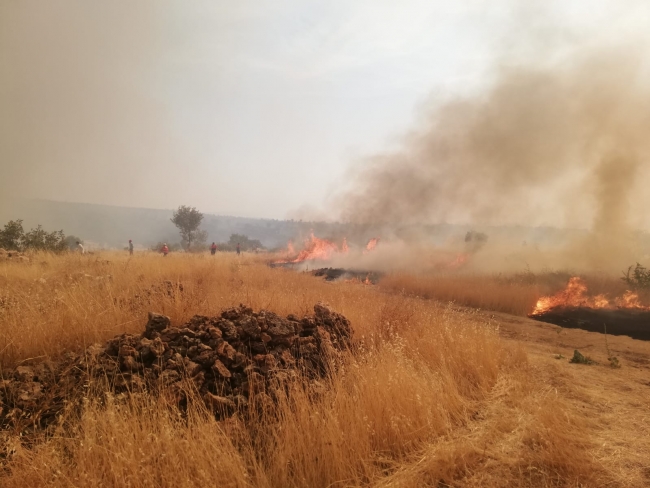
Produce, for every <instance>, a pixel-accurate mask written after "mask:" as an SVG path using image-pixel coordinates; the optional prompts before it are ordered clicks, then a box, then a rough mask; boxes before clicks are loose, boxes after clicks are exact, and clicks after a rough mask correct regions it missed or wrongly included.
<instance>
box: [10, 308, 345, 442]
mask: <svg viewBox="0 0 650 488" xmlns="http://www.w3.org/2000/svg"><path fill="white" fill-rule="evenodd" d="M350 339H351V330H350V323H349V321H348V320H347V319H346V318H345V317H344V316H342V315H340V314H338V313H336V312H334V311H332V310H331V309H330V308H329V307H327V306H326V305H322V304H317V305H316V306H315V307H314V314H313V315H311V316H307V317H303V318H298V317H296V316H295V315H289V316H287V317H286V318H282V317H280V316H278V315H276V314H274V313H272V312H269V311H265V310H261V311H259V312H254V311H253V310H252V309H251V308H248V307H245V306H243V305H240V306H239V307H238V308H231V309H227V310H225V311H223V312H222V313H221V315H220V316H216V317H205V316H201V315H196V316H194V317H192V318H191V319H190V320H189V321H188V322H187V323H185V324H184V325H182V326H180V327H173V326H171V323H170V319H169V318H168V317H166V316H164V315H160V314H155V313H150V314H149V320H148V322H147V324H146V326H145V331H144V332H143V333H142V334H141V335H131V334H123V335H120V336H117V337H115V338H113V339H111V340H109V341H108V342H107V343H106V344H105V345H103V346H100V345H93V346H91V347H89V348H88V349H86V350H85V351H84V353H83V354H80V355H75V354H68V355H67V356H66V357H65V358H63V359H62V360H61V361H58V362H56V363H55V362H47V361H46V362H41V363H39V364H37V365H35V366H18V367H17V368H15V369H14V370H12V371H3V372H2V376H0V378H2V379H1V380H0V428H2V429H9V428H16V429H19V430H22V429H25V428H27V429H28V430H29V429H32V430H33V429H38V428H44V427H47V426H48V425H50V424H52V423H53V422H55V421H56V419H57V416H58V415H59V414H60V413H61V412H62V411H63V410H64V409H65V408H66V405H70V404H72V403H74V402H75V401H79V398H80V397H83V396H85V395H86V394H87V393H86V392H88V391H89V390H90V389H92V388H93V386H95V387H96V386H97V385H98V384H101V385H103V388H104V391H110V392H111V393H117V394H119V393H123V392H136V391H137V392H143V391H151V390H154V389H158V390H159V391H161V392H163V393H164V394H166V395H167V396H168V397H169V398H171V399H172V401H173V402H174V403H176V404H177V405H179V407H181V408H184V407H185V406H186V405H187V401H188V398H189V397H190V396H192V397H193V398H201V399H203V400H204V401H205V403H206V404H207V405H208V406H209V407H212V408H213V409H214V411H215V413H216V414H217V416H220V417H223V416H227V415H229V414H232V413H233V412H235V411H236V410H242V409H248V408H257V407H258V406H260V405H262V406H263V405H264V404H265V403H268V402H273V399H274V395H275V394H276V393H277V392H278V391H280V390H281V389H282V386H283V385H286V384H287V382H288V381H291V379H293V378H295V377H297V376H298V375H299V374H301V375H306V376H307V377H309V378H317V377H320V376H323V375H325V374H326V372H327V370H328V367H329V366H330V365H332V364H337V361H338V360H340V357H341V352H342V351H344V350H346V349H347V348H349V346H350ZM27 426H29V427H27Z"/></svg>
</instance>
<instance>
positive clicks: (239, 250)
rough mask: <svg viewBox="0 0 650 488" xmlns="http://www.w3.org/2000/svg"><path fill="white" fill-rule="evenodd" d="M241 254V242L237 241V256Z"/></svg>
mask: <svg viewBox="0 0 650 488" xmlns="http://www.w3.org/2000/svg"><path fill="white" fill-rule="evenodd" d="M240 254H241V249H240V247H239V242H238V243H237V256H239V255H240Z"/></svg>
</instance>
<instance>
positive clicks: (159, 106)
mask: <svg viewBox="0 0 650 488" xmlns="http://www.w3.org/2000/svg"><path fill="white" fill-rule="evenodd" d="M649 20H650V6H648V5H646V4H645V3H644V2H641V1H632V0H631V1H627V2H614V1H607V2H601V3H598V4H596V5H594V4H593V3H592V2H587V1H578V2H572V3H571V5H567V4H566V2H559V1H555V2H528V3H526V5H525V6H524V5H521V4H520V2H515V1H498V2H486V1H480V0H476V1H467V2H464V3H462V4H454V5H450V4H448V3H447V2H425V1H409V2H404V3H401V4H400V5H399V6H398V5H395V4H394V3H393V2H376V1H372V2H371V1H365V2H355V3H354V4H352V3H349V2H342V1H341V2H297V1H295V0H285V1H281V2H276V3H273V4H272V5H263V6H260V5H259V4H257V3H252V2H239V3H237V4H232V3H230V2H216V3H211V2H177V1H167V2H142V3H138V4H133V3H131V2H126V1H116V2H111V3H102V2H82V1H62V2H57V3H56V4H54V3H45V4H43V3H39V2H32V1H25V2H11V3H10V2H5V3H3V4H2V5H0V70H1V71H0V82H1V85H2V86H3V87H4V88H3V90H1V91H0V113H1V114H2V115H0V161H2V165H3V168H2V169H3V175H4V178H2V179H0V181H2V183H1V184H0V193H1V194H2V195H4V196H5V197H6V196H9V197H26V198H41V199H46V200H55V201H70V202H79V203H91V204H104V205H116V206H123V207H131V208H151V209H173V208H175V207H177V206H178V205H181V204H186V205H192V206H196V207H197V208H199V209H200V210H201V211H203V212H205V213H209V214H215V215H232V216H239V217H250V218H273V219H286V218H289V219H291V218H295V219H301V218H303V219H316V220H321V219H337V218H340V217H341V216H342V215H344V216H346V218H350V219H351V220H354V219H358V218H361V217H360V215H361V214H357V209H358V208H360V207H359V206H358V204H357V203H355V204H352V206H351V207H350V206H349V205H348V206H347V207H346V206H345V205H344V207H345V208H344V211H343V213H341V209H340V201H341V195H344V196H345V195H346V192H349V190H350V187H351V185H357V186H355V187H353V188H352V190H353V191H354V192H355V193H358V192H357V190H358V189H359V188H361V187H362V186H363V185H365V184H366V183H367V181H369V180H365V179H364V180H363V181H361V186H358V185H359V182H358V181H357V180H355V177H356V176H358V175H359V174H362V175H365V174H367V173H363V171H362V169H363V168H364V167H365V166H367V161H368V160H376V159H381V160H389V161H395V162H394V163H390V164H392V169H391V174H395V175H397V176H398V178H403V177H406V179H399V180H397V181H401V182H402V183H403V184H406V183H408V181H409V180H408V178H410V177H411V176H408V175H405V173H404V172H401V173H400V172H399V171H397V172H393V169H399V168H400V166H399V165H400V164H402V163H400V161H403V160H404V159H403V158H402V157H401V156H400V157H399V158H393V157H392V156H393V155H395V154H399V153H400V152H404V154H407V153H408V152H409V151H412V147H413V146H412V141H413V140H414V139H417V138H418V137H423V136H422V134H426V132H427V131H429V130H430V128H431V119H432V118H436V119H438V118H439V117H440V112H439V110H440V109H441V108H443V109H444V107H447V106H449V105H450V104H452V105H453V104H458V103H463V102H465V101H468V100H469V101H470V103H474V104H476V103H480V102H481V101H482V100H483V99H484V98H485V97H488V96H492V95H490V93H494V90H495V87H497V88H498V87H499V86H500V84H502V85H503V73H504V72H505V71H508V70H510V71H512V70H515V71H517V70H526V69H528V70H530V68H531V67H535V68H537V67H539V69H547V70H551V71H553V70H558V69H559V70H565V69H566V68H567V67H571V66H573V65H575V64H576V62H577V61H576V60H582V59H585V58H586V57H588V56H587V55H591V54H593V53H598V54H600V53H602V52H604V51H606V50H607V49H608V48H610V47H611V48H612V49H614V51H612V52H615V49H619V50H620V49H623V51H625V49H626V46H634V48H633V49H632V51H634V53H635V55H638V58H635V60H634V63H637V64H638V66H635V68H638V69H639V70H640V72H641V73H642V74H641V75H640V76H644V75H643V73H644V69H646V70H647V64H648V63H647V61H646V59H645V57H646V56H645V55H644V53H643V47H644V45H643V44H639V42H640V41H639V40H640V39H643V35H644V32H645V30H644V29H645V26H647V25H648V21H649ZM619 52H620V51H619ZM580 62H581V61H580ZM632 71H633V70H632ZM632 71H630V72H632ZM594 73H598V71H597V70H596V71H594ZM646 74H647V73H646ZM567 93H570V91H569V92H567ZM643 93H644V92H639V94H640V95H639V96H641V95H642V94H643ZM526 95H527V94H526V93H523V94H520V98H521V102H522V105H521V106H523V107H526V106H527V105H526V104H528V103H529V100H528V99H526ZM564 95H566V93H564ZM634 100H635V101H638V100H639V99H638V98H637V99H634ZM615 102H616V101H615ZM615 102H614V103H615ZM628 102H629V100H628ZM643 102H645V99H643ZM639 108H640V109H641V108H643V106H641V107H639ZM481 110H482V109H481ZM471 113H478V114H480V113H482V112H481V111H480V110H478V109H477V110H476V111H474V112H471ZM432 114H433V115H432ZM639 120H641V119H639ZM441 123H442V124H443V127H444V126H447V125H449V124H448V122H447V119H444V118H443V119H441ZM451 123H452V124H453V123H455V122H454V121H453V120H451ZM644 124H645V119H644V120H642V125H641V126H640V127H641V128H643V127H645V125H644ZM473 130H474V129H473ZM467 134H468V136H471V137H473V135H472V133H471V132H468V133H467ZM426 137H429V136H426ZM435 137H436V138H438V139H439V134H438V131H436V133H435ZM405 147H406V149H404V148H405ZM643 150H644V149H643ZM639 152H641V154H639V155H638V156H639V158H640V159H639V161H640V162H639V165H640V166H639V170H638V171H636V170H635V171H633V172H632V173H630V175H631V176H629V178H628V181H634V182H635V183H636V182H637V181H636V180H638V181H639V182H641V183H643V182H644V181H645V180H646V179H647V174H646V173H647V171H645V166H646V165H645V159H644V158H645V156H646V154H645V153H643V151H642V150H639ZM520 153H521V152H520ZM432 157H433V159H431V160H427V164H429V163H431V164H433V165H437V164H438V161H437V160H436V159H435V158H437V157H439V154H438V153H434V156H432ZM532 163H534V164H546V162H545V161H544V160H542V159H537V160H534V161H533V162H532ZM476 164H478V165H479V167H481V166H480V165H483V166H482V167H484V168H485V175H484V176H483V177H482V178H483V179H485V177H487V178H490V177H491V176H492V175H493V174H494V173H493V172H492V170H491V167H490V166H489V165H490V164H492V162H490V161H489V160H486V161H485V162H483V161H480V160H479V161H478V163H476ZM580 164H582V163H580ZM569 169H571V168H569ZM582 169H583V170H584V168H582ZM555 170H557V171H566V165H564V166H562V167H560V166H556V169H555ZM577 170H580V168H577ZM587 170H588V171H591V170H592V169H591V167H588V169H587ZM400 171H401V170H400ZM498 171H499V170H497V173H498ZM644 171H645V172H644ZM578 172H579V171H578ZM574 173H575V172H574ZM355 175H356V176H355ZM441 175H442V176H441V178H443V179H445V180H444V181H443V183H447V178H450V180H449V182H452V181H455V180H454V178H455V179H456V180H457V179H458V177H457V175H456V176H455V175H453V174H452V173H450V172H447V173H444V170H443V173H441ZM530 175H531V176H530V177H534V176H535V175H539V172H536V173H535V172H533V173H531V174H530ZM470 176H471V175H470ZM588 176H589V175H588ZM364 178H365V177H364ZM508 178H509V177H508ZM508 178H506V179H505V180H504V182H507V181H509V179H508ZM526 178H528V176H526ZM560 178H561V179H566V180H568V181H569V183H568V184H569V185H570V182H571V181H573V180H572V178H574V179H575V178H577V176H576V174H573V173H571V172H570V171H569V172H568V173H567V175H566V178H565V175H564V173H562V175H560ZM630 178H632V179H633V180H630ZM370 179H372V178H370ZM415 181H422V182H427V181H428V180H427V178H426V177H425V178H421V177H420V176H418V177H416V180H415ZM478 181H480V179H479V180H478ZM495 181H496V180H495ZM521 181H525V180H520V183H521ZM526 182H527V183H530V180H528V181H526ZM436 183H439V182H438V181H436ZM551 183H552V182H551ZM427 184H428V183H427ZM455 184H456V185H457V184H458V182H456V183H455ZM504 184H505V183H504ZM621 184H622V185H623V184H626V183H625V182H624V183H621ZM553 185H555V183H553V184H549V185H548V186H544V187H542V188H541V189H540V188H532V189H531V190H530V192H528V193H524V194H522V195H521V196H520V197H519V198H525V199H530V202H529V206H524V207H521V206H517V205H516V204H513V202H512V201H511V200H507V199H504V200H503V201H501V202H496V201H494V199H493V198H492V196H491V195H490V196H489V198H488V200H487V202H489V203H491V204H492V205H493V206H495V207H496V206H497V205H500V206H501V207H500V208H498V209H495V210H494V211H493V212H492V213H490V214H489V217H490V218H492V219H493V221H492V222H490V221H489V219H488V220H485V221H481V219H482V218H485V217H486V216H487V215H488V214H487V213H485V212H483V213H476V212H474V211H473V210H472V207H471V205H474V204H475V203H468V200H467V195H464V194H463V195H462V197H463V199H459V200H457V201H454V200H453V197H454V196H456V194H457V192H456V190H453V191H452V190H448V191H447V193H441V195H445V198H446V199H447V200H446V201H448V200H449V199H450V198H451V199H452V200H450V201H449V203H447V204H446V207H448V208H446V210H445V212H444V214H443V213H441V212H440V211H439V210H440V206H439V205H440V201H439V200H435V203H434V201H433V200H431V198H427V199H425V200H426V201H427V202H429V204H432V205H435V208H434V210H436V211H437V212H432V211H431V209H430V208H428V207H426V206H423V207H422V208H421V210H420V214H418V215H415V214H414V216H415V217H417V218H422V217H423V216H425V217H428V218H431V219H433V218H434V217H435V218H437V219H439V220H442V221H444V220H445V219H447V220H453V221H455V222H457V223H462V224H471V223H477V224H485V225H489V224H494V223H495V222H496V223H497V224H498V223H499V222H501V223H503V224H513V225H542V226H543V225H546V226H555V227H563V226H568V227H572V226H575V225H576V222H578V223H581V222H591V220H592V219H593V218H594V217H593V215H592V214H593V210H592V208H591V207H593V203H592V201H591V200H590V199H591V198H592V196H593V195H592V193H589V192H587V190H584V192H583V193H584V195H583V193H580V195H581V198H580V200H579V201H577V202H576V206H575V208H573V209H570V211H567V209H566V208H565V207H564V205H565V203H564V200H563V199H562V198H560V197H562V195H564V193H566V192H567V186H566V184H565V185H564V186H563V187H560V188H557V187H556V186H553ZM443 186H444V185H443ZM447 186H448V185H447ZM591 186H593V185H591ZM591 186H590V188H591ZM497 187H498V188H500V190H499V192H498V193H497V194H498V195H499V196H502V195H501V193H502V189H503V187H502V186H498V185H497ZM374 188H378V187H374ZM449 188H453V187H449ZM640 188H642V187H641V186H640ZM406 189H407V191H406V193H405V194H404V195H402V196H403V197H404V198H406V197H408V196H409V193H413V192H410V191H409V189H410V187H409V186H408V185H407V186H406ZM369 191H371V192H376V191H377V190H376V189H372V188H371V190H369ZM568 191H569V192H571V191H572V189H571V188H569V190H568ZM589 191H591V190H589ZM563 192H564V193H563ZM380 193H382V192H380ZM371 194H372V193H371ZM382 194H383V193H382ZM386 194H387V195H389V194H391V195H393V196H394V195H396V193H395V192H392V193H391V192H387V193H386ZM556 197H557V198H556ZM583 197H584V198H583ZM400 198H401V197H400ZM486 198H487V197H486ZM513 198H514V197H513ZM632 200H633V201H632V202H631V204H630V209H629V220H630V225H632V226H634V227H636V228H646V229H647V228H648V227H650V220H649V219H648V218H646V217H645V214H644V213H643V212H642V210H641V209H643V208H645V205H646V203H647V202H646V200H647V198H645V197H644V196H643V195H641V196H638V197H635V199H632ZM479 203H480V202H479ZM346 205H347V204H346ZM468 205H470V206H468ZM616 205H618V203H617V204H616ZM481 207H484V205H483V204H481ZM532 207H534V208H535V213H534V214H531V213H530V209H531V208H532ZM379 208H386V207H385V206H383V207H381V206H380V207H379ZM509 208H513V210H517V211H513V212H511V211H509V210H508V209H509ZM404 209H405V211H409V212H412V211H414V207H413V206H412V205H411V206H408V207H407V206H405V207H404ZM504 209H506V210H505V211H504ZM626 211H627V210H626ZM362 213H363V214H364V215H366V216H371V215H372V212H371V211H369V209H367V208H366V209H365V210H364V212H362ZM416 213H417V212H416ZM441 215H442V217H441ZM409 216H410V215H409ZM394 217H395V218H396V219H398V220H399V219H402V218H403V216H401V215H398V214H395V216H394ZM499 219H501V220H499ZM589 225H591V224H590V223H587V224H586V225H585V226H586V227H588V226H589Z"/></svg>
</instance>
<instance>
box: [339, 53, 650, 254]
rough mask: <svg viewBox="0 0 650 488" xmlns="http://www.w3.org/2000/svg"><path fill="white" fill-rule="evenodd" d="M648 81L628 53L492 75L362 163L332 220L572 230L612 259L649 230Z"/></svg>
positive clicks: (634, 56)
mask: <svg viewBox="0 0 650 488" xmlns="http://www.w3.org/2000/svg"><path fill="white" fill-rule="evenodd" d="M647 74H648V73H647V71H646V65H645V64H644V62H643V58H642V57H641V56H640V54H639V51H638V50H636V49H631V48H629V47H627V48H625V49H619V50H609V51H598V52H589V53H588V54H584V53H582V54H574V55H573V56H570V57H568V58H566V59H564V60H563V61H562V62H556V63H554V64H549V65H546V66H542V65H540V64H533V65H530V66H519V67H506V68H501V69H500V70H499V72H498V76H497V77H496V81H495V83H494V84H493V86H492V87H491V88H490V89H489V90H487V91H486V92H484V93H481V94H477V95H475V96H472V97H466V98H462V99H454V100H448V101H445V102H444V103H441V104H439V106H438V107H437V108H435V109H433V110H431V111H430V112H429V115H428V117H427V118H426V119H425V121H424V124H423V127H421V128H420V129H419V130H417V131H414V132H413V133H411V134H409V135H408V136H407V137H406V140H405V141H404V144H403V146H402V147H401V149H400V150H398V151H396V152H394V153H391V154H380V155H376V156H373V157H371V158H368V159H367V160H365V161H362V162H361V163H360V164H359V165H358V166H357V167H356V168H355V173H354V174H353V175H352V176H351V178H352V185H351V189H350V190H349V191H347V192H346V193H344V194H342V195H340V196H339V199H338V201H337V205H338V208H339V210H340V215H341V217H342V218H343V219H344V220H346V221H350V222H356V223H359V224H370V223H375V224H383V225H389V226H397V225H403V224H405V223H407V224H408V223H437V222H449V223H463V224H470V225H479V226H480V225H508V224H520V225H521V224H523V225H527V226H538V225H551V226H555V227H577V228H582V229H591V230H592V231H593V232H594V233H595V234H596V235H597V236H598V244H597V246H593V245H592V246H590V247H591V248H594V247H598V248H599V250H600V252H599V253H598V254H599V256H600V257H602V256H603V254H607V253H610V252H614V251H620V250H621V245H620V243H621V241H622V240H624V239H626V238H629V237H630V233H631V231H632V229H633V228H634V227H639V226H645V225H647V224H648V221H647V219H645V215H646V213H645V212H643V211H642V209H643V208H644V207H645V208H647V196H646V192H644V191H643V188H644V187H645V185H646V184H647V181H646V180H647V179H648V175H647V171H645V168H646V167H647V164H648V160H649V159H650V158H649V157H650V138H649V137H648V134H649V133H650V84H649V83H648V76H647ZM590 239H593V236H591V237H590Z"/></svg>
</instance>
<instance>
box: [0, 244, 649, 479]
mask: <svg viewBox="0 0 650 488" xmlns="http://www.w3.org/2000/svg"><path fill="white" fill-rule="evenodd" d="M390 279H392V280H398V279H400V280H401V282H400V281H392V282H391V281H390ZM391 283H393V286H394V285H395V283H401V286H402V288H406V287H409V286H410V287H411V288H410V289H411V290H413V289H416V286H417V283H418V282H417V279H416V278H413V283H410V284H409V282H408V279H407V277H406V276H401V277H392V278H389V281H388V284H384V285H382V287H383V288H382V287H372V286H359V285H355V284H352V283H345V282H339V283H335V284H333V283H327V282H325V281H324V280H322V279H318V278H314V277H313V276H311V275H309V274H302V273H295V272H292V271H290V270H284V269H271V268H269V267H268V266H266V265H265V264H264V263H262V262H259V261H258V260H256V258H254V257H248V256H242V257H241V258H236V257H234V256H226V255H218V256H214V257H212V256H208V255H180V254H179V255H173V254H172V255H170V256H168V257H167V258H165V259H162V258H161V257H160V256H158V255H155V254H142V255H136V256H135V257H134V258H132V259H128V257H126V256H123V255H121V254H117V253H115V254H105V255H101V256H99V257H95V256H72V255H71V256H64V257H52V256H44V255H38V256H34V258H33V259H32V263H31V264H27V265H25V264H22V263H8V264H0V298H1V300H2V301H0V303H3V304H4V305H3V306H2V308H0V321H1V324H2V328H1V329H0V338H1V340H2V345H1V346H0V350H1V351H2V356H1V358H0V359H1V360H2V365H3V367H4V368H8V367H11V366H14V365H16V364H19V363H20V364H26V363H30V362H34V361H37V360H38V358H43V357H57V356H59V355H61V354H62V353H64V352H65V351H67V350H71V349H73V350H79V349H81V348H84V347H85V346H87V345H89V344H91V343H93V342H97V341H101V342H103V341H105V340H107V339H109V338H111V337H113V336H114V335H115V334H119V333H123V332H128V333H136V332H140V331H141V329H142V326H143V324H144V322H145V321H146V312H147V311H149V310H152V311H156V312H160V313H164V314H166V315H168V316H170V317H171V320H172V323H173V324H181V323H183V322H185V321H187V320H188V319H189V318H190V317H191V316H192V315H194V314H202V315H207V316H212V315H217V314H218V313H219V312H220V311H221V310H222V309H224V308H228V307H231V306H236V305H238V304H239V303H246V304H248V305H249V306H251V307H252V308H254V309H260V308H265V309H268V310H271V311H272V312H274V313H277V314H279V315H283V316H284V315H288V314H290V313H292V314H296V315H306V314H308V313H310V312H311V309H312V307H313V304H314V303H316V302H318V301H324V302H327V303H328V304H329V305H330V306H331V307H332V308H333V309H334V310H336V311H338V312H340V313H342V314H344V315H345V316H346V317H347V318H348V319H349V320H350V322H351V324H352V328H353V331H354V337H355V341H356V342H355V346H354V347H353V351H350V352H349V353H347V356H346V359H345V362H344V367H341V368H337V370H336V371H335V372H332V373H331V374H330V375H329V376H328V377H326V378H324V379H322V380H320V381H318V382H314V381H310V380H308V379H307V378H304V379H303V380H302V381H298V382H296V383H295V384H293V385H292V387H291V389H290V390H289V391H287V393H286V395H285V396H283V397H280V398H279V399H278V401H277V402H276V403H275V404H274V405H273V406H269V409H268V410H266V411H262V412H259V413H258V414H256V415H253V416H251V417H249V418H246V419H244V418H243V417H239V416H237V415H235V416H234V417H231V418H229V419H227V420H222V421H217V420H215V417H214V415H213V414H212V413H211V412H210V411H209V410H208V409H207V408H205V406H204V403H203V402H202V401H198V399H197V401H192V399H191V398H190V399H189V400H188V409H187V411H186V413H185V415H179V412H178V410H177V409H176V408H175V407H174V406H173V405H170V404H169V402H168V400H167V397H166V396H165V394H164V392H163V394H162V395H156V394H138V395H128V396H126V397H111V396H110V395H108V396H105V395H98V394H95V393H94V390H95V388H94V387H93V385H91V387H90V388H88V389H87V390H86V391H85V392H84V393H81V392H80V395H81V396H83V397H84V405H85V406H84V408H83V409H82V410H81V411H80V412H78V413H75V412H69V413H68V414H67V415H64V416H63V418H62V423H61V425H60V427H59V429H58V431H56V433H55V435H54V436H51V437H47V438H45V437H43V438H40V439H36V442H35V444H34V445H32V446H25V445H23V443H22V442H21V439H20V436H19V433H18V432H9V431H6V432H2V436H3V437H2V442H3V454H2V456H3V466H4V469H5V471H4V473H3V475H2V476H3V479H2V484H3V486H8V487H12V486H16V487H17V486H46V485H47V486H99V485H102V486H124V485H129V486H133V487H144V486H195V485H198V484H201V485H203V484H205V485H213V484H214V483H215V480H219V484H220V485H224V486H233V487H239V486H242V487H244V486H246V487H250V486H256V487H257V486H259V487H271V486H304V487H312V486H413V487H415V486H423V485H453V486H510V485H513V484H514V485H520V486H552V485H553V486H578V485H579V484H582V485H590V486H597V485H601V484H603V483H604V482H611V481H612V480H614V481H615V480H616V479H620V477H619V478H616V476H617V475H616V473H615V469H614V468H612V469H610V470H605V469H604V468H603V467H602V466H601V464H600V463H599V462H598V461H597V457H596V456H595V452H596V451H595V444H594V443H593V442H592V440H591V434H590V431H589V426H588V425H587V424H586V423H585V422H582V421H581V419H580V417H579V414H578V413H577V412H575V411H572V410H571V407H570V406H569V405H568V404H565V402H564V401H563V399H562V397H561V396H558V394H557V392H556V393H550V392H549V390H548V387H547V385H546V384H545V383H544V382H543V381H541V380H540V379H539V378H538V377H537V374H536V373H535V371H534V370H533V369H531V368H530V367H529V366H528V360H527V356H526V353H525V352H524V351H523V350H522V349H521V347H520V346H517V345H513V344H507V343H505V342H504V341H503V340H501V339H500V338H499V336H498V333H497V330H496V324H491V323H485V322H481V321H478V322H477V320H476V317H475V316H474V315H472V314H471V313H469V312H467V313H459V312H455V311H453V310H451V309H450V308H449V307H446V306H442V305H440V304H438V303H436V302H434V301H427V300H420V299H417V298H415V297H411V296H407V295H405V294H389V293H385V292H386V291H388V290H390V289H391V288H390V284H391ZM486 285H487V282H486ZM459 286H460V285H459ZM503 286H504V287H511V288H508V289H514V288H515V286H514V285H508V284H504V285H503ZM393 289H400V288H399V287H395V286H394V288H393ZM459 289H460V288H459ZM535 299H536V298H535ZM522 302H523V300H522ZM505 303H506V302H505V300H504V301H503V304H505ZM5 371H6V369H5ZM95 387H96V388H100V389H101V385H95ZM206 446H209V448H207V447H206ZM639 486H640V485H639Z"/></svg>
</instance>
